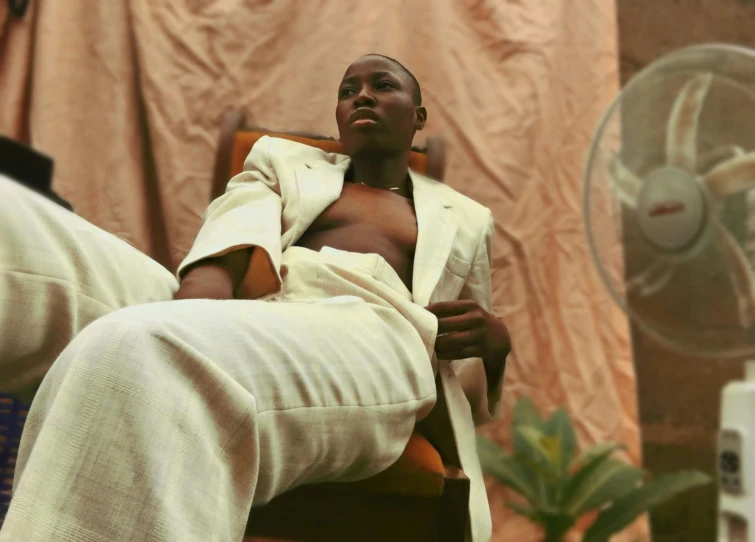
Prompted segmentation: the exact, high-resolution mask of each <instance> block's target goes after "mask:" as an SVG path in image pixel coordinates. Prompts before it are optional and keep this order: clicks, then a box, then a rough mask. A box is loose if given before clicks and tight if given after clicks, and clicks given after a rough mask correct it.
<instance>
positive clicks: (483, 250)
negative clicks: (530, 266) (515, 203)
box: [451, 209, 504, 425]
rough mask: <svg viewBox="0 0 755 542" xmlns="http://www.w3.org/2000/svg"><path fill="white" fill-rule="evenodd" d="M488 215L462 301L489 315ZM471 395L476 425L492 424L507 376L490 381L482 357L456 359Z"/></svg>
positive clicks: (464, 386)
mask: <svg viewBox="0 0 755 542" xmlns="http://www.w3.org/2000/svg"><path fill="white" fill-rule="evenodd" d="M486 211H487V216H486V218H485V221H484V226H483V228H482V232H481V234H480V238H479V242H478V246H477V251H476V254H475V257H474V260H473V261H472V266H471V267H470V270H469V275H467V280H466V282H465V283H464V286H463V287H462V290H461V293H460V294H459V299H471V300H472V301H476V302H477V304H478V305H479V306H480V307H481V308H483V309H484V310H486V311H488V312H493V288H492V282H491V267H492V245H493V215H492V214H491V212H490V210H488V209H486ZM451 367H452V368H453V369H454V371H455V372H456V375H457V377H458V378H459V381H460V383H461V387H462V389H463V390H464V394H465V395H466V396H467V400H468V401H469V404H470V407H471V409H472V418H473V419H474V421H475V425H482V424H484V423H487V422H490V421H492V420H493V418H494V417H495V415H496V409H497V405H498V402H499V400H500V398H501V393H502V388H503V373H504V371H501V372H500V377H499V378H498V379H497V380H496V382H488V381H487V377H486V375H485V367H484V365H483V362H482V359H481V358H469V359H462V360H456V361H453V362H452V363H451Z"/></svg>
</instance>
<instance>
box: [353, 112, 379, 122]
mask: <svg viewBox="0 0 755 542" xmlns="http://www.w3.org/2000/svg"><path fill="white" fill-rule="evenodd" d="M378 120H379V118H378V116H377V115H376V114H375V113H374V112H373V111H372V110H370V109H359V110H357V111H354V113H352V114H351V116H350V117H349V124H351V125H352V126H369V125H371V124H375V123H377V121H378Z"/></svg>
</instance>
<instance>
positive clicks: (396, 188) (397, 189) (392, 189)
mask: <svg viewBox="0 0 755 542" xmlns="http://www.w3.org/2000/svg"><path fill="white" fill-rule="evenodd" d="M356 184H361V185H363V186H368V187H370V188H373V187H372V186H370V185H368V184H367V183H356ZM384 190H385V189H384ZM388 190H390V191H391V192H398V191H399V190H401V187H400V186H396V187H393V188H388Z"/></svg>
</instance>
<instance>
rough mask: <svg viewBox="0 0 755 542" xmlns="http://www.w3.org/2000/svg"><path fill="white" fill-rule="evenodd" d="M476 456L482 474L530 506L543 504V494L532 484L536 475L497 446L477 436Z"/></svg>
mask: <svg viewBox="0 0 755 542" xmlns="http://www.w3.org/2000/svg"><path fill="white" fill-rule="evenodd" d="M477 455H478V456H479V458H480V466H481V467H482V470H483V472H485V473H487V474H489V475H491V476H492V477H493V478H495V479H496V480H498V482H500V483H501V484H503V485H504V486H506V487H509V488H511V489H513V490H514V491H516V492H517V493H519V494H520V495H522V496H523V497H524V498H526V499H527V500H528V501H529V502H530V504H531V505H533V506H535V507H537V506H541V505H543V504H545V503H544V502H543V494H542V492H541V491H540V490H539V488H538V487H537V486H536V484H535V482H534V480H536V479H537V478H538V476H537V474H536V473H534V472H532V471H530V470H529V469H528V467H527V466H526V465H522V464H521V463H520V462H519V461H517V460H516V459H515V458H513V457H511V456H510V455H509V454H508V453H506V451H505V450H504V449H503V448H501V447H500V446H499V445H498V444H496V443H495V442H493V441H492V440H490V439H488V438H486V437H484V436H482V435H479V434H478V435H477Z"/></svg>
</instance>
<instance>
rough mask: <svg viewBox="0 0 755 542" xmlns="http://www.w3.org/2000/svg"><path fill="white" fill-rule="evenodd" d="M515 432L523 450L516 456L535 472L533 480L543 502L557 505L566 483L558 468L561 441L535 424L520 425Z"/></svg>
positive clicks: (551, 505)
mask: <svg viewBox="0 0 755 542" xmlns="http://www.w3.org/2000/svg"><path fill="white" fill-rule="evenodd" d="M514 433H515V434H516V438H517V441H518V442H519V443H520V444H519V449H520V450H521V451H519V452H517V454H516V455H515V456H514V457H515V458H516V459H517V461H519V462H520V463H522V464H525V465H528V466H529V467H530V470H531V471H532V472H534V474H535V478H532V479H531V482H532V483H533V484H534V486H535V487H536V489H537V491H538V494H539V495H540V500H541V502H543V503H547V504H548V506H550V507H556V506H557V505H558V495H559V494H560V492H561V487H562V485H563V484H564V481H563V479H562V478H561V477H560V476H559V469H558V464H559V463H558V461H559V460H560V456H561V449H560V443H559V442H558V440H557V439H555V438H554V437H549V436H547V435H545V434H544V433H543V432H542V431H540V430H539V429H537V428H535V427H533V426H518V427H516V428H515V429H514Z"/></svg>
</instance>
